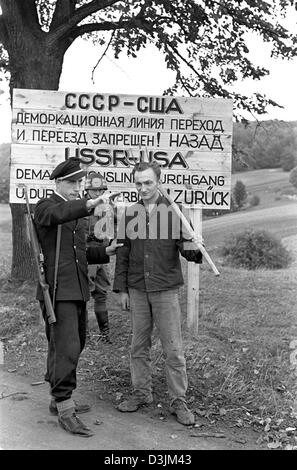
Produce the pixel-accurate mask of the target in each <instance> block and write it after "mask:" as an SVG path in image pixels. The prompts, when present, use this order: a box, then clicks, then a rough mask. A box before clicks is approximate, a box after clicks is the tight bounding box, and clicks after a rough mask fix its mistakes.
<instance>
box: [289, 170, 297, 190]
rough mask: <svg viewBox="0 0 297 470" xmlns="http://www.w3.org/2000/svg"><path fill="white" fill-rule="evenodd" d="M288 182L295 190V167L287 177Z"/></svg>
mask: <svg viewBox="0 0 297 470" xmlns="http://www.w3.org/2000/svg"><path fill="white" fill-rule="evenodd" d="M289 182H290V183H291V184H292V185H293V186H294V187H295V188H297V166H295V168H293V170H292V171H291V173H290V176H289Z"/></svg>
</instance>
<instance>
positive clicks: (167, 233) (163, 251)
mask: <svg viewBox="0 0 297 470" xmlns="http://www.w3.org/2000/svg"><path fill="white" fill-rule="evenodd" d="M133 173H134V179H135V185H136V189H137V190H138V193H139V195H140V198H141V199H140V202H139V203H137V204H134V205H132V206H130V207H128V208H127V210H126V213H125V214H124V216H123V217H122V219H121V222H120V225H119V230H118V241H119V242H120V241H121V242H123V244H124V246H123V247H122V248H119V249H118V251H117V258H116V267H115V278H114V284H113V290H114V291H115V292H118V293H120V299H121V304H122V308H123V309H124V310H127V309H129V308H130V310H131V323H132V344H131V355H130V368H131V377H132V385H133V393H132V395H131V397H129V398H128V399H127V400H124V401H123V402H121V403H120V404H119V406H118V409H119V410H120V411H122V412H125V411H136V410H137V409H138V408H139V407H140V406H144V405H148V404H149V403H152V401H153V396H152V377H151V360H150V349H151V344H152V343H151V335H152V331H153V325H154V323H155V324H156V327H157V330H158V333H159V336H160V340H161V343H162V348H163V351H164V356H165V370H166V379H167V386H168V392H169V398H170V410H171V412H172V414H175V415H176V417H177V420H178V421H179V422H180V423H182V424H184V425H191V424H194V422H195V420H194V415H193V413H192V412H191V411H190V410H189V409H188V407H187V404H186V398H185V396H186V391H187V374H186V363H185V358H184V352H183V346H182V336H181V311H180V306H179V300H178V288H179V287H180V286H181V285H182V284H183V276H182V271H181V264H180V257H179V255H180V254H181V255H182V256H183V257H185V258H186V259H187V260H188V261H194V262H195V263H201V259H202V255H201V252H200V250H199V249H198V244H197V242H201V240H198V239H197V240H194V244H193V248H194V249H193V250H185V249H184V242H185V241H186V239H185V238H184V237H183V233H182V226H181V221H180V219H179V217H178V216H177V215H176V213H175V212H174V211H173V210H172V209H171V207H170V204H169V203H168V201H167V199H166V198H164V197H163V196H161V195H160V194H159V191H158V188H159V184H160V173H161V170H160V167H159V165H158V164H157V163H156V162H152V163H147V162H142V163H138V164H137V165H136V166H135V167H134V169H133Z"/></svg>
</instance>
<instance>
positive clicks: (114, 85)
mask: <svg viewBox="0 0 297 470" xmlns="http://www.w3.org/2000/svg"><path fill="white" fill-rule="evenodd" d="M295 25H296V23H295ZM295 27H296V26H295ZM249 41H250V42H249V47H250V51H251V52H250V53H251V57H252V59H253V61H254V62H255V63H256V64H258V65H264V66H265V67H266V68H268V69H269V70H270V75H269V76H268V77H265V78H263V79H262V80H261V81H257V82H255V81H253V80H251V79H250V80H245V81H244V82H241V83H238V84H237V85H236V90H237V91H239V92H241V93H244V94H247V95H248V94H250V93H253V92H262V93H264V94H265V95H267V96H268V97H269V98H271V99H272V100H274V101H276V102H277V103H279V104H280V105H282V106H283V107H284V108H283V109H279V108H273V107H270V108H268V113H267V114H266V115H264V116H263V117H261V119H280V120H285V121H294V120H297V90H296V76H297V58H295V59H294V60H292V61H287V60H286V61H285V60H281V59H272V58H270V54H269V45H267V44H263V43H261V41H259V39H258V38H250V39H249ZM101 54H102V48H101V49H100V48H99V47H98V46H94V45H93V43H91V42H87V41H85V40H83V39H81V38H79V39H77V40H76V41H75V42H74V43H73V45H72V46H71V47H70V48H69V49H68V51H67V52H66V54H65V57H64V65H63V71H62V75H61V79H60V86H59V89H60V90H63V91H88V92H101V93H118V94H147V95H162V93H163V91H164V89H166V88H168V87H169V86H170V85H172V84H173V82H174V73H173V72H172V71H170V70H168V69H167V68H166V65H165V61H164V59H163V57H162V55H161V53H160V52H159V51H158V50H157V49H156V48H154V47H153V46H152V47H148V48H146V49H145V50H143V51H142V52H141V53H140V55H139V57H138V58H137V59H133V58H127V57H126V56H125V55H123V56H122V57H121V58H120V59H119V60H115V59H114V58H113V57H112V55H111V54H107V55H105V56H104V58H103V60H102V61H101V62H100V64H99V66H98V67H97V68H96V70H95V72H94V74H93V76H92V71H93V69H94V67H95V65H96V63H97V61H98V59H99V58H100V57H101ZM246 117H247V119H250V120H252V119H253V117H252V116H251V115H250V116H246ZM10 121H11V113H10V106H9V100H8V85H7V84H5V82H4V81H2V82H0V122H1V126H0V143H3V142H10Z"/></svg>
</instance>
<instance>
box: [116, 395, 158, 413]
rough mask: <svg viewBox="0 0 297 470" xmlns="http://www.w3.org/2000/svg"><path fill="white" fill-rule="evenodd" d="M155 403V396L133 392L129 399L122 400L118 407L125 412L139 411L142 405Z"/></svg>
mask: <svg viewBox="0 0 297 470" xmlns="http://www.w3.org/2000/svg"><path fill="white" fill-rule="evenodd" d="M151 403H153V397H152V396H147V395H143V394H133V395H131V397H129V398H128V399H127V400H124V401H122V402H121V403H120V404H119V405H118V406H117V409H118V410H119V411H122V412H123V413H126V412H132V411H137V410H138V409H139V408H140V407H142V406H147V405H150V404H151Z"/></svg>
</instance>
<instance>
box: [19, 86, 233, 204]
mask: <svg viewBox="0 0 297 470" xmlns="http://www.w3.org/2000/svg"><path fill="white" fill-rule="evenodd" d="M232 110H233V103H232V100H229V99H213V98H184V97H172V96H147V95H118V94H101V93H79V92H62V91H47V90H25V89H14V91H13V109H12V146H11V170H10V202H11V203H22V202H24V194H23V189H22V184H26V185H27V187H28V190H29V191H28V193H29V196H30V202H32V203H36V202H37V200H38V199H40V198H41V197H47V196H49V194H50V193H51V192H52V191H53V189H54V182H53V181H51V180H49V176H50V174H51V172H52V170H53V169H54V167H55V166H56V165H58V163H60V162H62V161H63V160H65V159H67V158H69V157H73V156H75V157H78V158H80V160H81V162H82V165H83V166H84V167H85V168H87V169H88V170H89V171H91V170H95V171H100V173H101V174H102V175H103V176H104V177H105V179H106V181H107V184H108V189H109V190H110V191H119V190H120V191H123V192H124V196H125V198H126V200H127V201H128V202H136V201H137V199H138V195H137V192H136V190H135V187H134V183H133V179H132V177H131V170H132V168H133V166H134V164H135V163H136V162H138V161H139V160H141V159H143V160H152V159H155V160H156V161H157V162H158V163H159V164H160V165H161V167H162V183H163V187H164V188H166V189H168V190H169V192H170V194H171V196H172V197H173V198H174V200H175V201H176V202H178V203H182V204H185V205H187V206H190V207H200V208H218V209H229V208H230V191H231V147H232Z"/></svg>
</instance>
